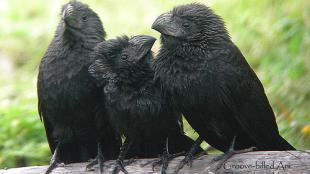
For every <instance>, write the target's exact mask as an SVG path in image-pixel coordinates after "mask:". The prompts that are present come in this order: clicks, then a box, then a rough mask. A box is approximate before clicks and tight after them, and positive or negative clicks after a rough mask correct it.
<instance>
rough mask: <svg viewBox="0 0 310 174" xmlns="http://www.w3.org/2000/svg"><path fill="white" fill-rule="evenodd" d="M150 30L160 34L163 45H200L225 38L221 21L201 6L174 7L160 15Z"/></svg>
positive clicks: (196, 4) (225, 32) (209, 10)
mask: <svg viewBox="0 0 310 174" xmlns="http://www.w3.org/2000/svg"><path fill="white" fill-rule="evenodd" d="M152 29H154V30H157V31H158V32H160V33H161V39H162V42H163V44H169V43H170V44H172V43H174V44H178V43H180V42H182V43H184V42H186V43H195V42H197V43H201V42H202V41H206V42H208V41H210V42H212V40H213V39H217V37H227V38H229V35H228V34H227V31H226V28H225V26H224V22H223V21H222V19H221V18H220V17H219V16H217V15H216V14H215V13H214V12H213V11H212V10H211V9H210V8H208V7H207V6H205V5H203V4H198V3H193V4H187V5H181V6H177V7H175V8H174V9H173V10H172V11H170V12H167V13H164V14H162V15H160V16H159V17H158V18H157V19H156V20H155V22H154V23H153V25H152Z"/></svg>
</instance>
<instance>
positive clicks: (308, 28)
mask: <svg viewBox="0 0 310 174" xmlns="http://www.w3.org/2000/svg"><path fill="white" fill-rule="evenodd" d="M65 2H66V1H63V0H55V1H48V0H40V1H38V0H27V1H20V0H1V1H0V168H4V167H14V166H25V165H41V164H47V163H48V160H49V158H50V152H49V149H48V145H47V142H46V139H45V133H44V128H43V125H42V124H41V122H40V120H39V116H38V114H37V99H36V76H37V68H38V63H39V61H40V58H41V57H42V55H43V54H44V51H45V50H46V48H47V46H48V44H49V42H50V41H51V38H52V37H53V34H54V31H55V28H56V25H57V22H58V20H59V19H60V15H59V13H60V7H61V5H62V4H63V3H65ZM84 2H85V3H88V4H89V5H90V7H91V8H93V9H94V10H95V11H96V12H98V14H99V16H100V17H101V18H102V21H103V23H104V25H105V29H106V31H107V33H108V38H113V37H115V36H118V35H121V34H128V35H135V34H150V35H153V36H156V37H157V38H158V37H159V34H158V33H157V32H155V31H152V30H151V29H150V26H151V24H152V22H153V21H154V20H155V18H156V17H157V16H158V15H159V14H161V13H163V12H166V11H168V10H170V9H171V8H172V7H173V6H175V5H177V4H184V3H189V2H193V1H190V0H147V1H146V0H132V1H128V0H118V1H116V0H101V1H100V0H84ZM196 2H201V3H204V4H207V5H209V6H211V7H212V8H213V9H214V10H215V12H216V13H217V14H219V15H221V16H222V17H223V18H224V20H225V21H226V24H227V28H228V30H229V31H230V34H231V36H232V39H233V40H234V42H235V43H236V44H237V45H238V46H239V48H240V49H241V50H242V52H243V54H244V55H245V57H246V58H247V60H248V61H249V63H250V64H251V66H252V67H253V68H254V69H255V71H256V72H257V74H258V75H259V77H260V79H261V80H262V82H263V84H264V87H265V90H266V93H267V95H268V97H269V99H270V102H271V104H272V106H273V108H274V111H275V113H276V115H277V122H278V125H279V129H280V132H281V134H282V135H283V136H284V137H285V138H286V139H287V140H288V141H289V142H290V143H292V144H293V145H294V146H295V147H297V148H298V149H309V148H310V61H309V58H310V48H309V46H310V1H309V0H286V1H282V0H272V1H270V0H251V1H249V0H216V1H215V0H210V1H207V0H200V1H196ZM158 47H159V42H157V43H156V45H155V47H154V50H155V51H156V50H157V49H158ZM185 130H186V132H187V134H188V135H190V136H191V137H195V136H197V135H195V134H194V131H193V130H191V129H190V127H189V126H188V125H187V124H186V128H185Z"/></svg>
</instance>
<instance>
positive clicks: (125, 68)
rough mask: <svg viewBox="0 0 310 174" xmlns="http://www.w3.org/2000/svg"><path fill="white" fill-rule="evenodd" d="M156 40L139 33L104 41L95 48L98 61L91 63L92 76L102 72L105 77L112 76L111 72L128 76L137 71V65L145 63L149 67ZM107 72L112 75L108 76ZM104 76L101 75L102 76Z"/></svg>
mask: <svg viewBox="0 0 310 174" xmlns="http://www.w3.org/2000/svg"><path fill="white" fill-rule="evenodd" d="M155 40H156V39H155V38H154V37H151V36H148V35H138V36H133V37H131V38H128V37H127V36H122V37H118V38H116V39H110V40H107V41H103V42H101V43H99V44H98V45H97V47H96V48H95V52H94V59H96V62H95V63H94V64H93V65H91V67H90V69H89V72H90V73H91V74H92V76H97V74H98V73H99V74H100V72H101V73H102V74H104V75H103V76H104V77H111V74H114V75H115V74H121V75H124V76H126V74H127V73H131V72H133V71H136V70H137V69H136V68H137V67H141V66H143V65H144V66H147V67H148V68H149V67H150V65H149V64H148V63H149V62H150V61H151V58H152V51H151V48H152V46H153V44H154V42H155ZM107 73H108V74H110V75H108V76H107V75H106V74H107ZM127 75H128V74H127ZM103 76H102V75H100V77H103ZM97 78H98V76H97Z"/></svg>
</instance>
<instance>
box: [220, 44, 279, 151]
mask: <svg viewBox="0 0 310 174" xmlns="http://www.w3.org/2000/svg"><path fill="white" fill-rule="evenodd" d="M218 56H219V57H218V59H219V62H218V63H219V65H218V67H219V70H218V74H219V79H218V82H219V88H220V90H219V91H220V96H221V99H222V100H223V103H224V104H225V105H226V107H227V108H228V109H230V110H231V111H232V113H233V117H234V118H235V120H236V121H237V122H238V123H239V124H240V126H241V127H242V129H243V130H244V131H245V132H246V133H248V135H249V136H250V137H251V139H252V140H253V141H255V142H256V143H257V145H258V146H260V147H261V148H268V147H275V146H277V144H279V143H278V142H277V139H279V138H280V136H279V132H278V127H277V124H276V119H275V115H274V113H273V110H272V108H271V106H270V104H269V101H268V99H267V96H266V94H265V91H264V88H263V86H262V84H261V82H260V81H259V79H258V77H257V76H256V74H255V73H254V71H253V70H252V69H251V67H250V66H249V64H248V63H247V62H246V60H245V58H244V57H243V55H242V53H241V52H240V50H239V49H238V48H237V47H236V46H234V45H230V46H228V48H227V50H225V51H223V52H222V53H221V54H218ZM260 147H258V148H260Z"/></svg>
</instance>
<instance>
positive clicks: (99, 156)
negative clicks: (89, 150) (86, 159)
mask: <svg viewBox="0 0 310 174" xmlns="http://www.w3.org/2000/svg"><path fill="white" fill-rule="evenodd" d="M97 152H98V154H97V157H96V158H95V159H94V160H92V161H91V162H90V163H89V164H88V165H87V166H86V171H88V170H90V169H91V168H92V167H93V166H94V165H96V164H99V174H102V173H103V163H104V162H105V161H106V160H105V159H104V156H103V154H102V149H101V143H98V144H97Z"/></svg>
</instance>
